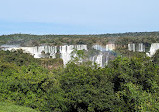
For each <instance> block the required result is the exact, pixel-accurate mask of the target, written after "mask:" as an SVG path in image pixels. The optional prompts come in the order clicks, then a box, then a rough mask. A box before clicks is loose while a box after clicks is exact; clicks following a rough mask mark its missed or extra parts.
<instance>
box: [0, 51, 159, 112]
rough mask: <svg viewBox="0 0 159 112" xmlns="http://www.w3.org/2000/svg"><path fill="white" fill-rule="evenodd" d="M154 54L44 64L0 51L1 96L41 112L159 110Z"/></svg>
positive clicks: (17, 53) (24, 55) (158, 74)
mask: <svg viewBox="0 0 159 112" xmlns="http://www.w3.org/2000/svg"><path fill="white" fill-rule="evenodd" d="M156 56H158V55H156ZM155 59H156V58H153V59H150V58H149V57H144V56H140V57H133V58H126V57H117V58H116V59H115V60H113V61H111V62H110V63H109V65H108V66H106V67H104V68H100V67H98V66H97V65H96V64H91V63H88V62H83V63H77V62H76V61H71V62H70V63H68V64H67V66H66V67H65V68H63V67H59V68H58V69H57V68H56V69H54V68H53V69H47V68H46V67H43V66H41V64H40V63H41V61H40V60H38V59H34V58H33V57H32V56H30V55H29V54H27V53H22V52H21V51H12V52H10V51H0V101H5V102H12V103H15V104H18V105H22V106H26V107H31V108H33V109H36V110H38V111H42V112H52V111H55V112H60V111H61V112H87V111H89V112H129V111H130V112H134V111H138V112H146V111H152V112H157V111H159V98H158V97H159V65H158V63H157V62H156V63H154V61H155ZM43 61H44V60H43Z"/></svg>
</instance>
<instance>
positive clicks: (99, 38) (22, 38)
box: [0, 32, 159, 46]
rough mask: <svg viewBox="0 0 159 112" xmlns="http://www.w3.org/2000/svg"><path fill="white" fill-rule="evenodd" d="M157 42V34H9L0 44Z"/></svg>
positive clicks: (2, 38) (158, 38) (2, 36)
mask: <svg viewBox="0 0 159 112" xmlns="http://www.w3.org/2000/svg"><path fill="white" fill-rule="evenodd" d="M154 42H159V32H128V33H116V34H100V35H32V34H11V35H1V36H0V44H5V43H9V44H21V46H38V45H41V44H50V45H62V44H87V45H92V44H103V45H105V44H107V43H116V44H118V45H126V44H128V43H144V44H151V43H154Z"/></svg>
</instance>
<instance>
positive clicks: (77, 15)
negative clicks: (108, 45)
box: [0, 0, 159, 35]
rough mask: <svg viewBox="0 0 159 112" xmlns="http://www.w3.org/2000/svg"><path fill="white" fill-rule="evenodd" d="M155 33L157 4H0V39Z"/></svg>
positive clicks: (33, 0)
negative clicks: (4, 36) (22, 35)
mask: <svg viewBox="0 0 159 112" xmlns="http://www.w3.org/2000/svg"><path fill="white" fill-rule="evenodd" d="M140 31H159V0H0V35H2V34H13V33H29V34H30V33H31V34H103V33H122V32H140Z"/></svg>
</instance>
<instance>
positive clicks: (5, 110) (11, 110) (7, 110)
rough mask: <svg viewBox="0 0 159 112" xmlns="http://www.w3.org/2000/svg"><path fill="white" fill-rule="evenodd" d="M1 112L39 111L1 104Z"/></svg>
mask: <svg viewBox="0 0 159 112" xmlns="http://www.w3.org/2000/svg"><path fill="white" fill-rule="evenodd" d="M0 112H37V111H36V110H33V109H31V108H28V107H23V106H18V105H14V104H11V103H4V102H0Z"/></svg>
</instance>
